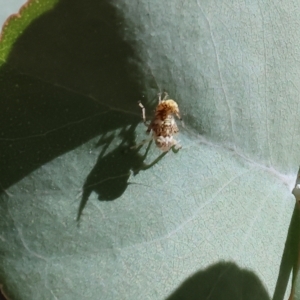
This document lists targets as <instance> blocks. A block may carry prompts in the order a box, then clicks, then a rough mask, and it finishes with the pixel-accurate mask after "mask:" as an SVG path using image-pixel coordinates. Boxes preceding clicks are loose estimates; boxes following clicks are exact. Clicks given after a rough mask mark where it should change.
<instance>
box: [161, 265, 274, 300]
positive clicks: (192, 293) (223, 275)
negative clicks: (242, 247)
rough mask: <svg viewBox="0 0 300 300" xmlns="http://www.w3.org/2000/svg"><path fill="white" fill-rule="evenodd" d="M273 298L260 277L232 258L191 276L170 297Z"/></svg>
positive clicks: (170, 299)
mask: <svg viewBox="0 0 300 300" xmlns="http://www.w3.org/2000/svg"><path fill="white" fill-rule="evenodd" d="M202 299H203V300H204V299H205V300H208V299H209V300H222V299H223V300H228V299H231V300H238V299H243V300H269V299H270V297H269V295H268V293H267V291H266V289H265V288H264V286H263V285H262V283H261V282H260V280H259V278H258V277H257V276H256V275H255V274H254V273H253V272H251V271H249V270H245V269H241V268H239V267H238V266H237V265H236V264H234V263H231V262H220V263H217V264H215V265H212V266H210V267H209V268H207V269H205V270H203V271H199V272H197V273H196V274H194V275H192V276H191V277H190V278H188V279H187V280H186V281H185V282H183V283H182V285H181V286H180V287H179V288H178V289H177V290H176V291H175V292H174V293H173V294H172V295H171V296H169V297H168V298H167V299H166V300H202Z"/></svg>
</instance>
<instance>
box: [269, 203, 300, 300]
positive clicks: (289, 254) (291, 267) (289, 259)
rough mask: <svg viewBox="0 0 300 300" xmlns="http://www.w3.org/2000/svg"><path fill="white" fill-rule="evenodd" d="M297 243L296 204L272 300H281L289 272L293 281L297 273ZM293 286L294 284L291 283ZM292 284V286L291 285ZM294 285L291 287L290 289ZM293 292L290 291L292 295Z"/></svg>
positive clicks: (298, 218) (298, 219)
mask: <svg viewBox="0 0 300 300" xmlns="http://www.w3.org/2000/svg"><path fill="white" fill-rule="evenodd" d="M299 241H300V212H299V207H298V205H297V204H296V205H295V208H294V212H293V216H292V218H291V222H290V226H289V230H288V235H287V238H286V242H285V247H284V251H283V254H282V258H281V263H280V269H279V274H278V278H277V282H276V288H275V292H274V296H273V300H283V299H284V296H285V294H286V289H287V286H288V283H289V278H290V275H291V271H293V274H292V275H293V279H292V282H293V281H294V279H295V278H296V275H297V273H298V272H299V261H298V260H299V256H298V254H299ZM293 284H294V282H293ZM293 284H292V285H293ZM293 287H294V285H293V286H292V288H293ZM293 292H294V291H293V290H292V293H293Z"/></svg>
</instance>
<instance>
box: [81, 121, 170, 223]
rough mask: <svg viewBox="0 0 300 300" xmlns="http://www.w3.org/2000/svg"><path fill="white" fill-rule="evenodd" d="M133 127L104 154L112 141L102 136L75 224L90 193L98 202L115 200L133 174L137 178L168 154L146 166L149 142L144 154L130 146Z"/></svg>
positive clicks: (133, 134) (133, 138)
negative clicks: (94, 194) (116, 144)
mask: <svg viewBox="0 0 300 300" xmlns="http://www.w3.org/2000/svg"><path fill="white" fill-rule="evenodd" d="M135 127H136V126H130V128H129V129H127V130H126V129H123V130H122V131H121V133H120V134H119V135H120V136H121V138H122V142H121V143H120V144H119V145H118V146H117V147H116V148H115V149H114V150H112V151H111V152H109V153H108V154H106V155H105V153H106V150H107V149H108V147H109V146H110V144H111V143H112V141H113V140H114V138H115V135H114V134H112V135H109V136H105V135H104V136H102V137H101V139H100V140H99V142H98V143H97V145H96V146H98V147H99V146H101V145H104V146H103V149H102V151H101V153H100V155H99V158H98V160H97V162H96V165H95V166H94V168H93V169H92V170H91V172H90V173H89V175H88V176H87V178H86V181H85V183H84V185H83V189H82V197H81V202H80V205H79V208H78V214H77V222H79V220H80V217H81V215H82V212H83V210H84V208H85V206H86V204H87V201H88V199H89V197H90V195H91V193H92V192H95V193H97V194H98V199H99V200H100V201H112V200H115V199H117V198H119V197H120V196H121V195H122V194H123V193H124V192H125V190H126V188H127V187H128V185H129V184H132V183H130V182H128V179H129V177H130V175H131V173H133V175H134V176H135V175H137V174H138V173H139V171H144V170H147V169H149V168H151V167H152V166H153V165H155V164H156V163H157V162H159V161H160V160H161V159H162V158H163V157H164V156H165V155H166V154H167V153H168V152H164V153H162V154H161V155H159V156H158V157H157V158H156V159H155V160H154V161H153V162H151V163H150V164H146V163H145V162H144V161H145V159H146V158H147V155H148V152H149V149H150V147H151V144H152V140H151V141H149V143H148V146H147V148H146V150H145V153H144V154H140V153H139V151H140V149H141V148H142V146H143V145H142V144H141V145H138V146H137V147H132V146H134V144H135V133H134V132H135Z"/></svg>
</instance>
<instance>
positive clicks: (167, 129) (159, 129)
mask: <svg viewBox="0 0 300 300" xmlns="http://www.w3.org/2000/svg"><path fill="white" fill-rule="evenodd" d="M167 98H168V94H167V93H165V96H164V99H163V100H161V94H158V105H157V106H156V109H155V116H154V118H153V119H152V121H151V123H150V124H147V122H146V115H145V107H144V106H143V104H142V103H141V102H139V106H140V107H141V108H142V113H143V121H144V124H145V125H146V126H147V127H148V129H147V133H151V132H152V138H153V139H154V141H155V144H156V146H157V147H158V148H159V149H161V150H162V151H164V152H167V151H169V150H170V149H171V148H172V149H174V148H175V150H179V149H180V148H181V146H180V145H179V144H178V142H177V141H176V140H175V139H174V135H175V134H176V133H178V131H179V129H178V127H177V124H176V122H175V118H174V116H176V117H177V118H178V119H180V120H181V117H180V114H179V108H178V105H177V103H176V102H175V101H174V100H171V99H169V100H167ZM173 146H175V147H174V148H173Z"/></svg>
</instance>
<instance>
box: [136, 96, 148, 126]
mask: <svg viewBox="0 0 300 300" xmlns="http://www.w3.org/2000/svg"><path fill="white" fill-rule="evenodd" d="M138 104H139V107H140V108H141V109H142V116H143V122H144V124H145V125H146V126H147V127H148V125H147V121H146V109H145V106H144V105H143V104H142V102H141V101H139V102H138Z"/></svg>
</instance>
